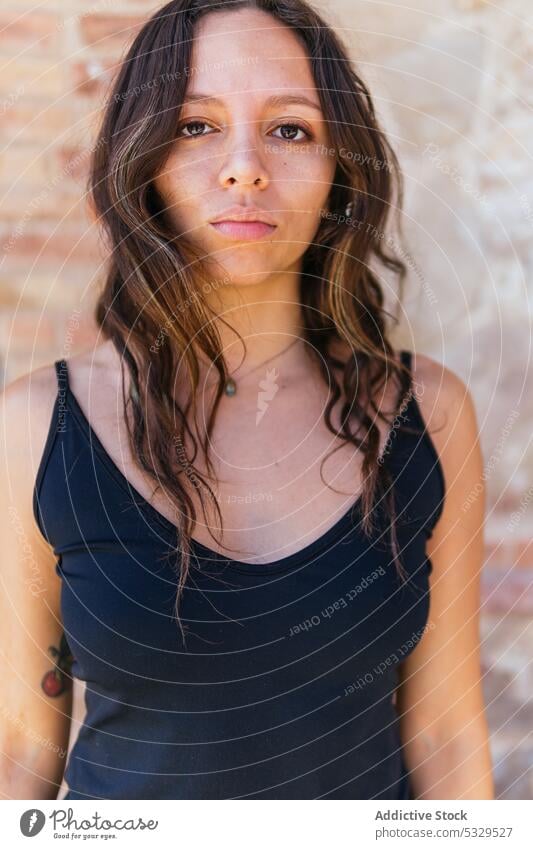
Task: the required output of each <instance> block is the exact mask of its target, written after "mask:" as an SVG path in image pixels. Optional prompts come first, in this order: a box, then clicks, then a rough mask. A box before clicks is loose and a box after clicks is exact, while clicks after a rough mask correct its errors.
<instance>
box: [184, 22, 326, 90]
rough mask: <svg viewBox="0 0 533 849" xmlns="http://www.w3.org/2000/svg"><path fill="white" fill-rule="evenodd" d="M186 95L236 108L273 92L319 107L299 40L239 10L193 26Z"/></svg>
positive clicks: (281, 27) (284, 29)
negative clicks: (240, 102) (211, 97)
mask: <svg viewBox="0 0 533 849" xmlns="http://www.w3.org/2000/svg"><path fill="white" fill-rule="evenodd" d="M191 65H192V67H191V69H190V74H189V83H188V86H187V93H192V92H202V93H205V94H211V95H214V96H215V97H219V98H221V99H224V100H225V101H227V102H228V104H229V105H232V106H235V105H236V103H237V101H238V99H239V98H240V99H241V100H244V99H245V98H246V100H247V102H250V101H251V100H252V101H254V102H257V103H262V102H263V101H264V100H266V99H267V97H269V96H271V95H272V94H276V95H283V94H284V93H287V92H289V91H290V93H291V94H301V95H304V96H307V97H308V98H309V99H310V100H311V101H314V102H316V103H319V102H320V101H319V97H318V94H317V93H316V88H315V82H314V79H313V74H312V71H311V64H310V61H309V56H308V55H307V52H306V49H305V47H304V46H303V45H302V43H301V42H300V40H299V38H298V37H297V36H296V35H295V34H294V32H292V30H291V29H290V28H289V27H286V26H285V25H284V24H282V23H281V22H280V21H278V20H277V19H276V18H275V17H273V16H272V15H269V14H267V13H266V12H262V11H259V10H256V9H241V10H236V11H229V12H225V11H224V12H216V13H209V14H207V15H205V16H204V17H203V18H201V19H200V21H199V22H198V24H197V27H196V30H195V38H194V43H193V49H192V59H191Z"/></svg>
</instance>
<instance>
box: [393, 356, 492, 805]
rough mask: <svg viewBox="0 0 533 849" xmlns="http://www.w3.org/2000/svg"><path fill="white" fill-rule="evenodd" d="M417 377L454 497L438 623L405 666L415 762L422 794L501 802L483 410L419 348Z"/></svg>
mask: <svg viewBox="0 0 533 849" xmlns="http://www.w3.org/2000/svg"><path fill="white" fill-rule="evenodd" d="M418 363H419V364H420V366H418ZM416 380H417V381H418V382H419V383H420V385H421V386H423V387H424V391H423V398H422V400H421V401H420V402H419V403H420V408H421V411H422V414H423V417H424V419H425V421H426V424H427V425H428V429H429V432H430V433H431V436H432V439H433V442H434V444H435V447H436V449H437V453H438V454H439V457H440V460H441V464H442V468H443V472H444V478H445V481H446V497H445V503H444V509H443V512H442V514H441V517H440V519H439V521H438V522H437V525H436V526H435V528H434V530H433V534H432V536H431V537H430V539H429V540H428V544H427V554H428V556H429V557H430V558H431V561H432V564H433V571H432V574H431V578H430V610H429V622H431V623H432V625H433V626H434V627H432V628H431V629H429V630H428V631H426V632H425V633H424V636H423V637H422V639H421V640H420V643H419V644H418V645H417V647H416V649H415V650H414V651H413V652H412V653H411V654H410V656H409V657H408V658H406V660H405V661H404V663H403V664H402V665H401V666H400V686H399V689H398V693H397V707H398V712H399V715H400V732H401V737H402V742H403V746H404V752H405V760H406V766H407V768H408V769H409V770H410V771H411V778H412V784H413V789H414V793H415V795H416V798H418V799H493V798H494V785H493V778H492V764H491V757H490V750H489V731H488V727H487V721H486V716H485V705H484V698H483V690H482V674H481V664H480V647H479V605H480V572H481V568H482V564H483V550H484V546H483V522H484V514H485V492H484V488H483V480H482V472H483V460H482V455H481V450H480V445H479V434H478V428H477V421H476V414H475V409H474V404H473V401H472V398H471V396H470V394H469V392H468V390H467V388H466V386H465V385H464V384H463V383H462V381H461V380H460V379H459V378H458V377H457V376H456V375H454V374H453V373H452V372H450V371H448V370H447V369H443V367H442V366H441V365H438V364H437V363H436V362H435V361H433V360H431V359H430V358H428V357H423V356H422V355H418V354H417V375H416ZM439 384H440V387H439ZM435 428H438V430H435Z"/></svg>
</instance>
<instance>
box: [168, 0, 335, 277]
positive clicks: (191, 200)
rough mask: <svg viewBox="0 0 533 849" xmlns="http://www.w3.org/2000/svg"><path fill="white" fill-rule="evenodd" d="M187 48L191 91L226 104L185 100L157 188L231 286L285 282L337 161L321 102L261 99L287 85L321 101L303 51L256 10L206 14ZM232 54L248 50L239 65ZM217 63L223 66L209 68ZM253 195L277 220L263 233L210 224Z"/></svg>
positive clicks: (314, 223) (314, 225)
mask: <svg viewBox="0 0 533 849" xmlns="http://www.w3.org/2000/svg"><path fill="white" fill-rule="evenodd" d="M228 29H231V32H232V36H231V39H228V36H227V31H228ZM193 56H194V61H193V62H192V64H193V67H195V68H197V69H198V70H197V73H195V75H194V77H193V78H192V79H191V80H190V82H189V85H188V93H194V94H195V93H197V92H199V93H201V94H202V95H203V94H211V95H213V96H216V97H218V98H220V99H221V100H222V102H223V105H220V106H215V105H209V104H207V103H205V102H202V101H199V102H196V103H190V104H186V105H185V106H184V107H183V110H182V112H181V115H180V120H179V122H178V127H177V131H176V140H175V144H174V145H173V146H172V148H171V150H170V154H169V156H168V158H167V160H166V162H165V164H164V166H163V168H162V169H161V171H160V173H159V174H158V175H157V177H156V179H155V186H156V189H157V191H158V193H159V195H160V197H161V199H162V201H163V204H164V206H165V207H166V209H167V211H168V215H169V216H170V219H171V221H172V223H173V225H174V226H175V228H176V230H177V232H179V233H186V234H187V237H188V238H189V239H190V240H191V241H192V242H194V243H195V245H196V247H197V248H198V249H199V251H200V254H201V255H203V256H204V258H206V257H209V258H210V260H215V261H216V265H215V267H214V268H213V274H214V276H216V277H223V276H224V275H223V274H222V271H223V272H224V273H225V276H226V277H227V278H229V279H230V280H231V282H232V284H233V285H234V286H239V287H249V286H251V285H252V284H259V283H265V282H266V281H270V282H272V281H273V280H274V279H275V278H276V276H279V275H282V274H285V275H286V286H287V287H288V286H290V285H292V283H293V281H294V280H295V279H296V276H297V272H298V270H299V269H300V268H301V260H302V255H303V253H304V252H305V250H306V249H307V247H308V245H309V243H311V242H312V241H313V238H314V236H315V233H316V231H317V229H318V227H319V225H320V222H321V212H322V211H323V209H324V208H325V206H326V203H327V199H328V196H329V192H330V188H331V183H332V180H333V177H334V173H335V164H336V163H335V158H334V157H333V156H329V155H327V153H325V150H327V149H329V146H330V145H331V139H330V136H329V132H328V126H327V122H326V121H325V120H324V115H323V112H322V110H319V111H316V110H315V109H313V108H309V107H305V106H301V105H296V104H292V105H286V106H279V107H275V108H267V107H266V106H265V101H266V99H267V98H268V97H269V96H270V95H283V94H284V93H291V94H302V95H307V96H308V97H310V98H312V99H313V100H314V101H315V102H317V103H319V96H318V92H317V90H316V87H315V83H314V79H313V76H312V72H311V65H310V62H309V58H308V56H307V54H306V52H305V50H304V48H303V47H302V46H301V45H300V43H299V42H298V40H297V39H296V38H295V37H294V34H293V33H292V32H291V30H290V29H289V28H288V27H285V26H283V25H282V24H281V23H279V22H277V21H276V20H275V19H274V18H272V17H271V16H270V15H268V14H266V13H265V12H262V11H252V10H246V11H245V12H243V13H240V12H230V13H224V14H213V15H206V16H205V17H204V18H203V19H202V20H201V22H200V24H199V27H198V33H197V38H196V39H195V42H194V47H193ZM235 57H239V58H240V59H243V60H250V61H249V62H248V63H247V64H246V66H245V70H244V71H243V66H242V65H239V64H237V65H235V62H234V60H235ZM217 63H220V64H221V67H222V68H223V72H220V71H219V72H214V71H213V70H212V69H213V68H214V67H216V66H217ZM187 122H192V124H194V126H191V124H190V123H189V126H186V125H187ZM295 123H296V124H299V125H301V126H302V127H303V128H304V130H303V131H302V130H300V131H299V132H298V133H297V134H295V133H294V130H293V129H292V130H291V132H290V134H289V135H287V134H286V132H285V131H284V130H283V125H293V126H294V124H295ZM306 133H310V137H307V136H306ZM288 154H290V155H288ZM252 203H253V204H255V205H256V206H259V207H261V208H262V209H265V210H267V211H269V212H270V213H271V214H272V215H273V216H274V218H275V220H276V222H277V224H278V227H277V229H276V231H275V232H274V233H273V235H272V236H271V237H269V238H268V239H264V240H262V241H257V242H241V243H237V242H231V241H229V240H227V239H225V238H224V237H223V236H222V235H221V234H220V233H218V232H217V231H216V230H214V229H213V228H212V227H211V226H210V224H209V221H210V219H211V218H212V217H214V216H215V215H218V214H219V213H220V212H221V211H222V210H224V209H225V208H227V207H228V206H230V205H233V204H240V205H249V204H252Z"/></svg>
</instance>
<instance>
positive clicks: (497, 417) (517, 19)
mask: <svg viewBox="0 0 533 849" xmlns="http://www.w3.org/2000/svg"><path fill="white" fill-rule="evenodd" d="M161 5H163V4H162V3H154V2H143V0H101V2H86V1H85V0H68V2H66V0H57V2H54V0H44V2H40V3H36V2H34V0H32V2H27V0H12V1H11V0H2V6H1V10H0V67H1V72H0V197H1V204H0V374H1V376H2V385H3V383H4V382H7V383H9V382H11V381H12V380H14V379H15V378H16V377H18V376H19V375H21V374H24V373H27V372H29V371H32V370H34V369H35V368H37V367H39V366H41V365H43V364H45V363H51V362H52V361H53V360H55V359H58V358H59V357H69V356H71V355H74V354H76V353H78V352H80V351H82V350H85V349H87V348H88V347H92V346H93V345H94V344H95V342H97V330H96V328H95V326H94V324H93V321H92V306H93V303H94V298H95V292H96V290H97V287H98V285H99V283H100V281H101V278H102V262H103V260H104V257H105V253H104V250H103V247H102V244H101V241H100V238H99V235H98V233H97V232H96V229H95V227H94V225H93V223H92V221H91V218H90V216H89V214H88V210H87V204H86V200H85V197H84V192H85V179H86V175H87V168H88V162H89V154H90V149H91V145H92V144H94V135H95V128H96V125H97V123H98V120H99V117H100V110H101V106H102V103H103V98H104V96H105V93H106V91H107V89H108V87H109V85H110V83H111V80H112V78H113V74H114V73H115V71H116V69H117V65H118V63H119V61H120V58H121V57H122V56H123V54H124V52H125V49H126V48H127V45H128V44H129V42H130V41H131V39H132V38H133V37H134V35H135V33H136V31H137V29H138V28H139V26H140V25H142V23H143V22H144V21H145V20H146V18H147V17H148V16H149V15H150V14H151V13H152V11H154V10H155V9H156V8H159V7H160V6H161ZM315 7H316V8H318V9H319V11H320V12H321V13H322V14H324V16H325V17H326V19H327V20H328V21H329V22H330V23H331V24H333V26H334V27H335V28H336V29H337V31H338V32H339V33H340V35H341V37H342V38H343V39H344V41H345V42H346V43H347V44H348V45H349V46H350V49H351V53H352V56H353V58H354V59H355V61H356V63H357V65H358V68H359V71H360V73H361V74H362V76H363V78H364V79H365V80H366V81H367V83H368V84H369V86H370V90H371V92H372V94H373V97H374V101H375V105H376V109H377V112H378V115H379V116H380V117H381V119H382V122H383V124H384V126H385V129H386V130H387V132H388V134H389V136H390V139H391V142H392V143H393V145H394V147H395V149H396V151H397V153H398V155H399V158H400V163H401V166H402V168H403V172H404V179H405V207H404V208H405V214H404V231H405V234H406V236H407V239H406V243H405V244H404V245H402V246H400V245H399V244H395V249H396V250H397V252H398V254H399V255H400V256H401V258H402V259H403V260H404V261H405V262H406V264H407V265H408V268H409V280H408V285H407V290H406V297H405V299H404V302H403V307H402V321H401V326H400V327H399V328H398V329H397V331H395V337H394V339H393V341H394V342H395V344H397V345H398V346H399V345H401V346H404V347H410V348H412V349H413V350H415V351H420V352H423V353H426V354H429V355H430V356H433V357H434V358H435V359H437V360H438V361H439V362H442V363H444V364H445V365H446V366H448V367H449V368H451V369H453V370H454V371H456V372H457V373H458V374H459V375H460V376H461V377H462V379H463V380H464V381H465V382H466V383H467V385H468V386H469V388H470V390H471V392H472V395H473V397H474V399H475V402H476V407H477V412H478V422H479V426H480V430H481V437H482V446H483V454H484V459H485V468H484V475H483V477H484V482H485V486H486V489H487V523H486V543H487V545H486V557H485V565H484V569H483V580H482V590H483V599H482V603H483V608H482V656H483V668H484V671H485V673H486V675H485V680H484V687H485V694H486V701H487V710H488V718H489V723H490V726H491V733H492V743H491V745H492V753H493V761H494V768H495V778H496V786H497V794H498V796H499V797H500V798H508V799H531V798H533V771H532V767H533V704H532V694H533V671H532V665H531V661H532V656H533V650H532V649H533V589H532V578H533V544H532V543H531V539H532V527H533V447H532V445H531V432H532V413H533V391H532V380H531V369H530V362H531V312H532V309H531V303H530V301H529V297H530V296H531V294H532V291H531V290H532V283H533V168H532V153H533V120H532V106H533V67H532V65H533V9H532V4H531V0H500V2H498V3H491V2H485V1H484V0H409V3H408V4H405V5H404V4H402V3H401V2H397V0H388V2H378V0H366V1H365V0H329V2H320V3H315ZM391 284H392V281H391ZM388 298H390V303H391V306H392V308H395V307H396V289H395V288H392V285H391V289H390V291H389V292H388ZM81 699H82V697H81V694H80V693H77V694H76V707H75V718H74V719H75V721H74V722H73V733H74V734H76V733H77V731H76V728H75V726H76V722H77V721H78V720H79V719H80V718H81V716H82V713H80V711H81V706H82V700H81ZM76 711H77V713H76ZM71 741H72V737H71ZM61 795H62V794H60V796H61Z"/></svg>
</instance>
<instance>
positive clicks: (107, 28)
mask: <svg viewBox="0 0 533 849" xmlns="http://www.w3.org/2000/svg"><path fill="white" fill-rule="evenodd" d="M145 23H146V16H142V15H102V14H91V15H84V16H83V17H82V18H81V20H80V31H81V35H82V38H83V40H84V42H85V44H88V45H91V47H93V48H97V49H98V50H106V51H109V50H113V52H115V50H117V51H118V50H121V49H122V48H123V47H124V46H125V45H126V44H127V43H130V42H131V41H133V39H134V38H135V35H136V34H137V31H138V30H139V29H140V27H141V26H142V25H143V24H145Z"/></svg>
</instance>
